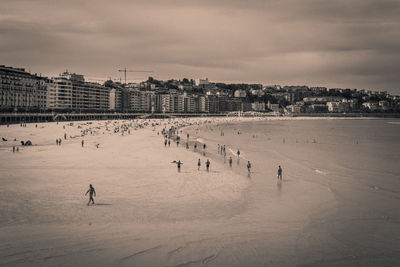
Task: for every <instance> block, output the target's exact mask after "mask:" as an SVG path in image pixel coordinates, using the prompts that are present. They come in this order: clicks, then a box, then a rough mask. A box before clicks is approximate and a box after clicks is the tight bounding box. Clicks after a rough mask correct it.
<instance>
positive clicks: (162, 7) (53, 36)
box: [0, 0, 400, 95]
mask: <svg viewBox="0 0 400 267" xmlns="http://www.w3.org/2000/svg"><path fill="white" fill-rule="evenodd" d="M114 2H115V1H114ZM114 2H113V3H111V2H108V1H68V2H61V1H59V2H57V4H54V1H46V0H39V1H34V2H33V1H24V0H21V1H8V0H5V1H2V8H1V10H0V40H1V42H0V61H1V62H0V64H4V65H9V66H13V67H22V68H26V69H27V70H29V69H30V70H31V72H32V73H42V74H43V75H46V76H49V77H51V76H56V75H58V74H59V73H60V72H62V71H64V70H65V69H68V70H70V71H73V72H76V73H81V74H84V75H85V76H87V77H89V78H92V77H101V78H108V77H112V78H113V79H117V78H119V77H120V73H118V69H121V68H123V67H125V66H126V67H128V68H130V69H150V70H153V71H154V73H152V74H151V75H148V74H130V75H129V76H128V81H129V80H145V79H147V76H153V77H155V78H157V79H161V80H167V79H171V78H176V79H182V78H184V77H186V78H205V77H208V78H209V79H210V80H211V81H215V82H227V83H242V82H243V83H261V84H281V85H308V86H325V87H330V88H335V87H339V88H357V89H367V90H377V91H388V92H389V93H391V94H395V95H399V94H400V86H399V85H398V84H400V83H399V82H400V77H398V76H399V75H398V73H397V71H398V69H400V63H399V62H400V60H399V59H400V48H399V47H400V46H399V43H400V30H399V29H400V27H399V25H400V22H399V19H398V18H397V14H398V13H399V11H400V3H399V2H396V1H389V0H387V1H374V0H368V1H361V0H357V1H354V0H353V1H329V3H324V2H321V1H315V0H306V1H301V2H300V1H288V0H286V1H268V3H265V2H264V1H247V2H246V3H242V2H241V1H219V2H218V3H214V2H213V1H193V2H191V3H185V2H184V1H169V2H166V1H117V2H115V3H114ZM122 78H123V77H122Z"/></svg>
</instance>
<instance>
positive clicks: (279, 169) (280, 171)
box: [277, 165, 282, 180]
mask: <svg viewBox="0 0 400 267" xmlns="http://www.w3.org/2000/svg"><path fill="white" fill-rule="evenodd" d="M277 178H278V179H279V180H282V168H281V165H279V167H278V177H277Z"/></svg>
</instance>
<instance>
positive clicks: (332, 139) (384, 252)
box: [189, 118, 400, 266]
mask: <svg viewBox="0 0 400 267" xmlns="http://www.w3.org/2000/svg"><path fill="white" fill-rule="evenodd" d="M189 134H190V136H193V137H194V138H195V139H197V140H198V141H199V140H200V141H203V142H205V143H206V144H207V147H208V148H207V149H206V156H205V157H206V158H211V159H212V160H215V161H219V162H223V163H224V164H225V165H226V168H229V165H228V160H227V158H229V157H232V158H233V165H232V167H231V169H232V170H233V171H235V172H237V173H240V174H241V175H243V176H245V175H247V169H246V164H247V161H250V162H251V164H252V172H251V175H250V176H249V177H248V179H249V180H250V181H251V183H250V185H249V188H248V190H247V193H246V195H245V196H244V198H245V199H246V201H247V211H246V212H245V214H246V215H243V216H242V217H241V219H243V218H247V219H249V218H252V222H253V224H252V228H253V229H258V230H260V231H261V232H269V231H271V229H274V231H275V232H281V230H282V229H281V228H283V229H284V230H282V232H283V231H286V233H287V232H292V233H293V234H294V235H296V238H295V240H296V242H295V244H293V243H291V242H288V243H287V244H285V242H284V241H283V239H284V238H283V239H282V240H280V241H279V238H277V239H274V240H275V241H274V242H270V243H274V244H275V245H276V246H278V247H280V248H282V249H283V250H286V251H285V252H282V255H284V254H287V256H288V257H289V258H290V256H289V255H291V252H289V251H292V253H293V254H292V256H293V255H297V258H298V261H297V262H296V261H293V263H296V264H298V263H304V264H309V265H317V266H318V265H321V264H328V265H341V264H345V265H352V264H359V263H361V264H366V265H367V266H368V265H376V264H378V265H380V264H383V265H385V264H388V265H392V264H394V263H397V264H399V263H400V256H399V255H400V254H399V248H400V239H399V238H398V234H397V233H399V232H400V225H399V222H400V164H399V163H400V120H398V119H329V118H328V119H313V118H308V119H295V120H268V121H258V122H244V123H238V124H236V123H235V124H219V125H211V124H209V125H206V126H202V127H198V128H194V129H191V130H190V131H189ZM218 144H220V145H225V146H226V152H227V155H226V158H225V159H224V156H223V155H222V154H220V153H218ZM237 150H240V152H241V153H240V158H239V160H238V158H237ZM278 165H280V166H282V169H283V180H282V182H280V181H278V180H277V178H276V176H277V169H278ZM239 217H240V216H239ZM288 222H290V223H289V224H288ZM288 225H290V231H288ZM261 229H263V230H261ZM282 236H285V235H284V234H282ZM267 243H268V242H267ZM261 247H262V245H261ZM268 247H269V246H268ZM293 251H294V252H293ZM278 254H279V253H278ZM300 255H301V257H300ZM300 258H301V260H300ZM278 262H279V260H278ZM281 263H282V262H281Z"/></svg>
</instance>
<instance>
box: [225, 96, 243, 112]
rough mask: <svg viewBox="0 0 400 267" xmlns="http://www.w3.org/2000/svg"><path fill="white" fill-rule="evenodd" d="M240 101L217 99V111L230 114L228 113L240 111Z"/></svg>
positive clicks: (241, 108)
mask: <svg viewBox="0 0 400 267" xmlns="http://www.w3.org/2000/svg"><path fill="white" fill-rule="evenodd" d="M242 110H243V107H242V101H241V100H240V99H236V98H230V97H220V98H219V111H220V112H230V111H242Z"/></svg>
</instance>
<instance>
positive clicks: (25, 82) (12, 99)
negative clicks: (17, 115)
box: [0, 65, 38, 111]
mask: <svg viewBox="0 0 400 267" xmlns="http://www.w3.org/2000/svg"><path fill="white" fill-rule="evenodd" d="M37 87H38V80H37V76H34V75H31V74H30V73H28V72H26V71H25V70H24V69H21V68H12V67H6V66H4V65H0V89H1V90H0V109H1V110H2V111H18V110H23V111H30V110H35V109H38V101H37V96H36V93H37Z"/></svg>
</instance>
